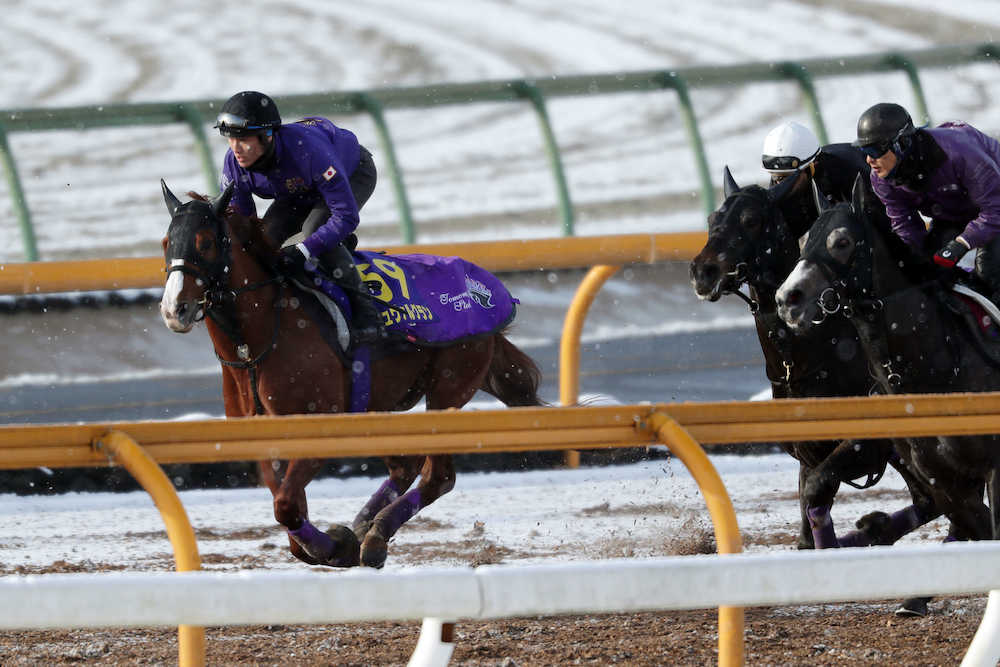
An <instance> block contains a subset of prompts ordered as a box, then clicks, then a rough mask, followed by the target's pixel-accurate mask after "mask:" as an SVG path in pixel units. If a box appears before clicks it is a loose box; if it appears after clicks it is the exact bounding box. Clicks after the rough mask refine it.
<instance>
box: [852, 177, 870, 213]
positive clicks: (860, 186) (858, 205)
mask: <svg viewBox="0 0 1000 667" xmlns="http://www.w3.org/2000/svg"><path fill="white" fill-rule="evenodd" d="M851 209H852V210H853V211H854V214H855V215H862V214H864V212H865V211H867V210H868V188H867V187H865V181H864V177H863V176H862V174H861V173H860V172H859V173H858V175H857V176H855V177H854V187H852V188H851Z"/></svg>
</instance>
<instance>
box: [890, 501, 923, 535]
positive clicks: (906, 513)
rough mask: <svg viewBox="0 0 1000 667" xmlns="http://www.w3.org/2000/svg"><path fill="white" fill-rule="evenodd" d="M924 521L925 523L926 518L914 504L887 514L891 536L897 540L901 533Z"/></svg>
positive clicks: (911, 529) (909, 530)
mask: <svg viewBox="0 0 1000 667" xmlns="http://www.w3.org/2000/svg"><path fill="white" fill-rule="evenodd" d="M925 523H927V520H926V519H925V518H924V517H923V515H922V514H921V513H920V510H918V509H917V507H916V506H915V505H910V506H909V507H905V508H903V509H901V510H899V511H898V512H893V513H892V514H890V515H889V526H890V527H891V529H892V536H893V537H894V538H895V539H897V540H898V539H899V538H901V537H902V536H903V535H906V534H907V533H911V532H913V531H914V530H916V529H917V528H919V527H920V526H922V525H924V524H925Z"/></svg>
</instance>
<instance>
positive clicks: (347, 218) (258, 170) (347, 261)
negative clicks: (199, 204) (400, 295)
mask: <svg viewBox="0 0 1000 667" xmlns="http://www.w3.org/2000/svg"><path fill="white" fill-rule="evenodd" d="M215 127H216V128H217V129H218V130H219V133H220V134H222V135H223V136H224V137H226V138H227V139H228V140H229V151H228V152H227V153H226V157H225V162H224V164H223V168H222V187H223V189H224V188H225V187H226V186H228V185H229V184H230V183H233V184H234V189H233V198H232V205H233V206H234V207H235V208H236V210H237V211H238V212H239V213H241V214H243V215H247V216H249V215H255V214H256V207H255V206H254V201H253V198H252V197H251V195H257V196H258V197H261V198H263V199H273V200H274V203H273V204H271V205H270V206H269V207H268V210H267V212H266V213H265V214H264V216H263V218H262V219H263V222H264V228H265V233H266V234H267V235H268V237H269V238H270V239H271V240H272V241H273V242H274V243H275V244H276V245H278V244H281V243H284V242H285V241H286V240H287V239H288V238H289V237H291V236H292V235H294V234H296V233H298V232H299V231H302V232H303V233H304V234H305V240H304V241H303V242H301V243H298V244H296V245H294V246H288V247H286V248H283V249H282V264H283V265H284V266H285V269H286V271H287V272H288V273H289V275H293V276H296V275H297V276H300V277H307V276H305V273H306V272H308V273H314V272H315V271H316V269H317V265H320V266H322V267H323V268H324V269H326V272H327V273H328V274H329V275H330V276H331V277H333V278H334V280H336V282H337V283H338V284H339V285H340V286H341V287H342V288H344V291H345V292H346V293H347V295H348V297H349V298H350V302H351V308H352V311H353V319H354V323H355V327H354V332H353V339H354V343H355V344H367V343H372V342H375V341H377V340H379V339H381V338H382V337H383V336H384V330H383V326H382V317H381V315H380V314H379V312H378V310H377V309H376V307H375V305H374V304H373V303H372V297H371V295H370V294H369V293H368V291H367V290H365V289H364V288H363V286H362V284H361V278H360V276H359V275H358V272H357V270H356V269H355V267H354V259H353V256H352V255H351V252H350V251H351V250H353V249H354V248H355V246H357V236H355V234H354V230H355V229H356V228H357V226H358V222H359V215H358V212H359V210H360V208H361V207H362V206H364V204H365V202H366V201H368V198H369V197H370V196H371V194H372V192H373V191H374V189H375V182H376V180H377V173H376V170H375V162H374V160H373V159H372V156H371V153H370V152H369V151H368V150H367V149H366V148H365V147H364V146H362V145H360V144H359V143H358V139H357V137H356V136H355V135H354V134H353V133H352V132H350V131H349V130H345V129H344V128H341V127H337V126H336V125H334V124H333V123H332V122H330V121H329V120H327V119H326V118H319V117H310V118H304V119H302V120H300V121H298V122H295V123H289V124H286V125H282V124H281V116H280V114H279V113H278V107H277V105H276V104H275V103H274V100H272V99H271V98H270V97H268V96H267V95H264V94H263V93H258V92H255V91H243V92H240V93H237V94H235V95H233V96H232V97H231V98H229V100H228V101H227V102H226V103H225V104H224V105H223V106H222V110H221V111H220V113H219V115H218V118H217V122H216V124H215ZM310 282H313V281H310ZM316 282H317V284H319V282H318V281H316Z"/></svg>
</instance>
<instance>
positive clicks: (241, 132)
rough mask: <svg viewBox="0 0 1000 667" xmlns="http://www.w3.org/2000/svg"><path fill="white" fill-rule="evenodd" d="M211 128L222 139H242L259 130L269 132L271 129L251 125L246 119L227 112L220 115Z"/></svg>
mask: <svg viewBox="0 0 1000 667" xmlns="http://www.w3.org/2000/svg"><path fill="white" fill-rule="evenodd" d="M212 127H213V128H215V129H217V130H218V131H219V134H221V135H222V136H224V137H244V136H247V135H248V134H256V133H257V132H260V131H261V130H268V131H270V129H271V128H270V127H264V126H263V125H251V124H250V121H248V120H247V119H246V118H243V117H242V116H237V115H236V114H232V113H229V112H225V113H220V114H219V116H218V117H217V118H216V119H215V125H213V126H212Z"/></svg>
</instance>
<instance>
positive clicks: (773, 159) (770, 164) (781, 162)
mask: <svg viewBox="0 0 1000 667" xmlns="http://www.w3.org/2000/svg"><path fill="white" fill-rule="evenodd" d="M809 162H811V160H806V161H804V162H803V160H802V159H800V158H798V157H795V156H794V155H764V156H762V157H761V164H762V165H763V166H764V169H766V170H768V171H774V172H779V173H781V172H792V171H798V170H799V169H801V168H802V167H804V166H805V165H807V164H809Z"/></svg>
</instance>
